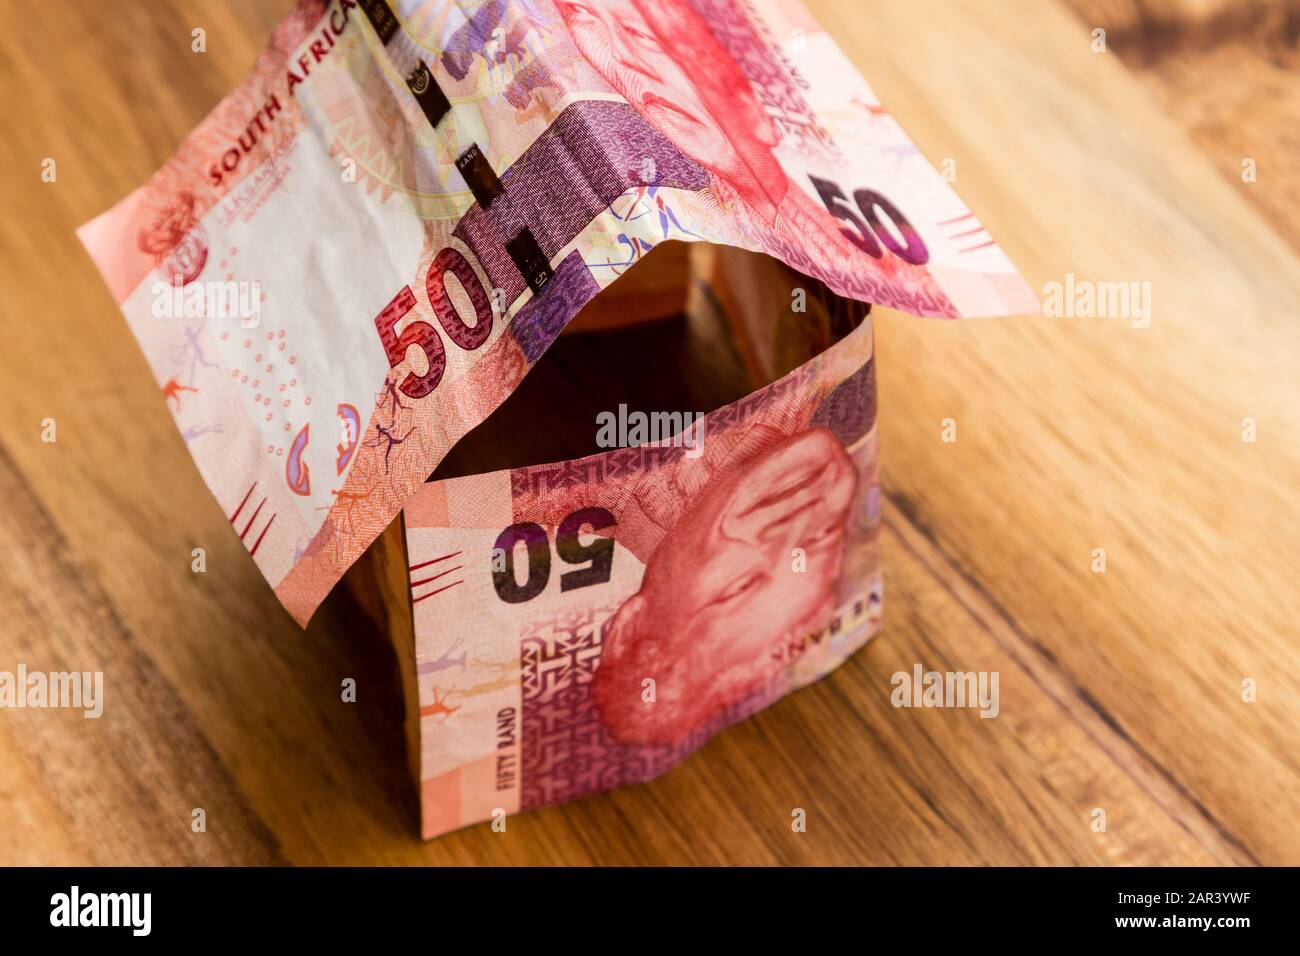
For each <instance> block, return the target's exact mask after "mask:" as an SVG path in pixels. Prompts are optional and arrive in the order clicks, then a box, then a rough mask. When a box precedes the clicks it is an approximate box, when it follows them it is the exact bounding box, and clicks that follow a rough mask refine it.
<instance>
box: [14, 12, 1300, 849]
mask: <svg viewBox="0 0 1300 956" xmlns="http://www.w3.org/2000/svg"><path fill="white" fill-rule="evenodd" d="M289 5H290V4H289V0H205V2H182V0H139V2H133V3H129V4H127V3H116V2H108V0H58V2H53V3H51V2H38V0H0V12H3V14H4V19H5V22H6V23H8V24H10V25H11V26H12V27H14V28H13V29H9V30H6V31H4V33H3V34H2V35H0V80H2V81H3V88H4V89H5V91H6V94H8V95H7V96H6V101H7V116H6V119H7V123H6V130H5V134H4V135H3V136H0V159H2V160H3V168H4V175H3V176H0V196H2V197H3V207H2V208H3V212H4V216H3V220H2V221H0V252H2V253H3V254H2V255H0V279H2V280H3V289H4V296H3V298H0V310H2V311H3V330H4V335H3V347H0V421H3V422H4V426H3V430H2V431H0V670H8V671H15V670H16V669H17V667H18V665H19V664H20V663H23V664H26V665H27V667H28V668H31V669H41V670H65V669H76V670H97V669H102V670H103V671H104V672H105V695H106V707H105V713H104V716H103V717H102V718H101V719H99V720H85V719H83V718H82V717H81V716H80V714H79V713H73V712H70V711H57V710H44V711H32V710H5V711H0V863H5V864H13V863H124V864H154V863H243V864H261V863H297V864H339V863H369V864H390V863H402V864H414V863H452V864H508V863H538V864H550V863H751V864H770V863H830V864H849V863H873V864H893V863H906V864H977V863H993V864H1013V863H1053V864H1064V863H1084V864H1141V863H1156V864H1176V863H1186V864H1198V863H1219V864H1252V863H1264V864H1280V863H1290V864H1296V863H1300V705H1298V703H1297V702H1298V701H1300V696H1298V695H1300V649H1298V647H1297V640H1296V636H1297V630H1298V626H1297V621H1298V620H1300V584H1298V583H1297V577H1298V576H1300V526H1298V524H1297V520H1296V517H1297V516H1296V508H1295V496H1296V490H1297V488H1300V442H1298V439H1300V428H1298V426H1297V417H1298V416H1300V401H1298V400H1297V399H1298V396H1300V393H1298V391H1297V385H1296V381H1297V369H1298V368H1300V327H1298V324H1297V318H1298V316H1297V313H1298V312H1300V228H1297V226H1296V223H1297V222H1300V215H1298V213H1300V185H1298V184H1300V174H1297V172H1296V170H1295V166H1294V157H1295V155H1296V152H1297V149H1296V137H1297V136H1298V135H1300V134H1298V133H1297V130H1300V124H1298V123H1297V122H1296V120H1297V117H1300V84H1296V83H1295V82H1294V80H1295V75H1296V74H1295V70H1296V67H1297V65H1298V64H1297V55H1296V49H1295V43H1296V40H1295V31H1294V24H1295V23H1296V22H1297V21H1296V16H1297V13H1296V5H1295V4H1291V3H1252V2H1240V0H1232V2H1228V0H1223V2H1217V0H1146V2H1143V3H1141V4H1138V3H1137V2H1136V0H971V2H956V0H954V2H951V3H948V2H943V3H941V2H938V0H921V2H911V3H902V2H895V0H876V2H861V0H813V2H811V3H810V6H811V7H812V8H813V10H814V12H815V13H816V14H817V15H818V17H819V18H820V19H821V20H822V22H823V24H825V25H826V27H827V28H828V29H829V30H830V31H831V32H832V33H833V34H834V35H836V37H837V38H838V39H839V40H840V42H841V44H842V46H843V47H844V48H845V49H846V51H847V52H848V53H849V55H850V56H851V57H852V58H853V59H854V60H855V61H856V62H857V64H858V65H859V66H860V67H861V68H862V70H863V72H864V73H865V75H866V76H867V77H868V79H869V80H870V81H871V83H872V84H873V86H874V87H875V88H876V90H877V92H878V93H879V94H880V96H881V97H882V99H883V100H884V102H885V103H886V104H887V105H888V107H889V108H890V109H891V110H892V111H893V112H895V114H896V115H898V116H899V117H900V118H901V119H902V121H903V123H904V125H905V126H906V128H907V129H908V131H909V132H910V134H911V135H912V137H913V138H914V139H915V140H916V141H917V143H918V145H920V147H921V148H922V150H923V151H924V152H925V153H926V155H927V156H929V157H930V159H931V160H932V161H933V162H935V163H936V164H937V163H939V162H941V161H942V160H943V159H945V158H952V159H955V160H956V161H957V165H956V169H957V179H956V183H955V185H956V188H957V189H958V191H959V192H960V193H961V194H962V196H963V197H964V198H965V199H966V201H967V202H968V203H969V204H970V205H971V206H972V208H973V209H975V210H976V211H977V212H978V214H979V215H980V216H981V218H982V219H983V220H984V222H985V223H986V224H987V225H988V227H989V229H990V231H991V232H992V233H993V234H994V235H995V236H997V237H998V239H999V240H1000V241H1001V243H1002V245H1003V246H1004V248H1005V249H1006V250H1007V251H1008V253H1009V254H1010V255H1011V257H1012V258H1013V259H1014V260H1015V262H1016V263H1017V264H1018V265H1019V266H1020V268H1021V270H1022V271H1023V273H1024V274H1025V276H1026V277H1027V278H1028V280H1029V282H1030V284H1031V285H1032V286H1034V287H1035V288H1037V289H1041V288H1042V287H1043V285H1044V283H1047V282H1052V281H1058V282H1064V281H1065V279H1066V276H1067V275H1068V274H1073V275H1075V276H1076V277H1077V278H1079V279H1086V280H1116V281H1138V282H1150V283H1151V290H1152V293H1151V298H1152V305H1153V310H1152V322H1151V324H1150V327H1149V328H1134V327H1132V325H1131V323H1130V322H1128V321H1126V320H1123V319H1087V318H1055V319H1051V318H1044V317H1041V316H1032V317H1026V318H1018V319H1006V320H986V321H975V322H966V323H942V322H936V321H924V320H919V319H914V318H911V317H908V316H903V315H898V314H892V313H889V312H887V311H886V310H879V311H878V312H877V313H876V314H877V352H878V357H879V363H878V367H879V381H880V402H881V413H882V427H883V474H884V485H885V492H886V506H885V539H884V553H885V568H886V581H887V585H886V594H887V601H886V616H885V627H884V631H883V634H882V635H881V637H880V638H878V639H877V640H876V641H874V642H872V643H871V644H870V645H868V647H867V648H866V649H864V650H863V651H862V652H860V653H858V654H857V655H856V656H855V657H854V658H852V659H851V660H850V661H849V662H848V663H846V664H845V665H844V666H843V667H842V668H841V669H840V670H838V671H837V672H836V673H834V674H833V675H832V676H830V677H829V678H827V679H826V680H824V681H821V682H819V683H818V684H816V685H814V686H812V687H810V688H808V689H806V690H804V691H801V692H799V693H797V694H795V695H793V696H792V697H790V698H787V699H786V700H783V701H782V702H780V703H779V704H777V705H776V706H775V707H773V708H771V709H770V710H768V711H766V712H764V713H762V714H760V715H759V716H757V717H756V718H754V719H751V720H749V721H747V722H745V723H743V724H742V725H740V726H738V727H736V728H733V729H732V730H730V731H727V732H726V733H724V734H722V735H721V736H719V737H718V738H716V739H715V740H714V741H712V742H711V743H710V744H708V745H707V746H706V747H704V748H703V749H702V750H701V751H700V752H699V753H698V754H696V755H695V756H693V757H692V758H690V759H689V760H688V761H686V762H685V763H684V764H683V765H682V766H681V767H679V768H677V769H676V770H674V771H672V772H671V773H669V774H667V775H666V776H664V777H662V778H660V779H658V780H656V781H653V782H651V783H649V784H646V785H642V786H637V787H633V788H630V789H627V790H623V791H619V792H616V793H612V794H607V795H602V796H597V797H591V798H588V799H584V800H581V801H578V802H576V803H573V804H570V805H565V806H559V807H550V808H547V809H544V810H541V811H537V812H533V813H528V814H522V815H520V816H518V817H514V818H512V819H511V821H510V823H509V826H508V828H507V832H506V833H504V834H501V833H494V832H492V830H491V829H490V828H489V827H488V826H486V825H480V826H476V827H472V828H469V829H466V830H463V831H460V832H457V833H453V834H450V835H448V836H446V837H443V838H441V839H439V840H435V841H432V842H430V843H422V842H420V840H419V839H418V838H417V836H416V833H417V831H416V805H415V798H414V792H413V789H412V787H411V785H410V784H409V783H408V780H407V777H406V770H405V759H404V755H403V744H402V729H401V701H400V693H399V690H398V681H397V672H396V667H395V664H394V661H393V657H392V655H391V652H389V651H388V650H387V649H386V648H385V646H384V642H383V640H382V639H381V638H380V637H379V636H378V635H377V634H376V633H375V629H374V627H373V625H372V624H371V622H370V621H369V620H368V619H367V618H366V617H365V615H364V614H363V613H362V612H361V610H360V608H359V607H358V606H357V605H356V603H355V602H354V601H353V600H352V599H351V598H350V597H349V596H348V593H347V592H346V591H345V590H341V589H340V590H339V591H336V593H335V595H334V596H333V597H331V599H330V601H329V602H328V603H327V604H326V606H325V607H324V608H323V609H322V611H321V612H320V613H319V614H318V615H317V618H316V619H315V621H314V622H313V624H312V626H311V627H310V628H309V629H308V630H307V631H305V632H303V631H301V630H299V629H298V628H297V627H296V626H295V625H294V624H293V622H292V621H291V620H290V619H289V617H288V615H287V614H286V613H284V611H283V610H282V609H281V608H280V606H279V605H278V603H277V602H276V600H275V597H274V596H273V594H272V593H271V590H270V588H268V587H267V586H266V584H265V583H264V581H263V580H262V577H261V575H260V574H259V573H258V571H257V570H256V568H255V567H254V566H253V563H252V562H251V561H249V560H248V558H247V556H246V554H245V553H244V549H243V547H242V546H241V545H240V543H239V542H238V541H237V540H236V538H235V536H234V535H232V534H230V532H229V527H228V523H227V521H226V519H225V516H224V515H223V514H222V513H221V511H220V509H219V507H218V506H217V504H216V502H215V501H214V500H213V499H212V498H211V496H210V495H209V494H208V492H207V490H206V489H205V487H204V485H203V483H202V481H201V480H200V478H199V476H198V474H197V472H196V470H195V469H194V467H193V465H192V463H191V461H190V459H189V456H188V454H187V453H186V450H185V445H184V443H183V442H182V441H181V439H180V437H179V435H178V434H177V432H176V429H175V427H174V426H173V425H172V422H171V416H170V415H169V413H168V411H167V409H166V408H165V407H164V404H163V402H162V401H160V399H159V395H158V390H157V388H156V386H155V385H154V382H153V380H152V378H151V376H150V374H149V370H148V368H147V366H146V364H145V362H144V359H143V357H142V356H141V355H140V353H139V352H138V350H137V348H136V346H135V344H134V342H133V340H132V338H131V336H130V334H129V333H128V331H127V328H126V325H125V323H124V322H123V320H122V319H121V317H120V315H119V314H118V312H117V309H116V307H115V306H114V304H113V302H112V300H111V298H110V296H109V295H108V293H107V291H106V290H105V288H104V287H103V285H102V284H101V282H100V281H99V279H98V277H97V275H96V274H95V271H94V268H93V266H92V265H91V263H90V261H89V259H88V258H87V257H86V255H85V254H84V253H83V252H82V250H81V249H80V247H79V245H78V244H77V243H76V241H75V239H74V236H73V229H74V228H75V227H76V226H77V225H79V224H80V223H82V222H83V221H85V220H86V219H88V218H90V217H91V216H93V215H94V214H96V213H98V212H100V211H101V210H102V209H104V208H105V207H107V206H108V205H109V204H110V203H112V202H113V201H115V200H116V199H118V198H119V197H121V196H123V195H124V194H125V193H126V192H128V191H129V190H130V189H131V188H132V187H134V186H135V185H137V184H138V183H140V182H141V181H143V180H144V179H145V177H147V176H148V175H149V174H150V173H152V172H153V170H154V169H155V168H156V167H157V166H158V165H160V164H161V163H162V162H163V161H164V160H165V159H166V158H167V157H168V156H169V155H170V154H171V152H172V150H173V149H174V147H175V146H176V144H177V143H178V142H179V140H180V139H181V137H182V136H183V135H184V134H185V133H186V132H187V131H188V130H189V129H190V128H191V127H192V126H193V125H194V124H195V123H197V122H198V121H199V119H200V118H202V116H203V115H204V114H205V113H206V112H207V110H208V109H210V108H211V107H212V106H213V105H214V104H215V103H216V102H217V100H218V99H219V98H220V97H221V96H222V95H223V94H224V93H226V92H227V91H228V90H229V89H230V88H231V87H232V86H233V85H234V84H235V83H236V82H237V81H238V80H239V79H240V77H241V76H242V75H243V73H244V71H245V70H246V69H247V68H248V66H249V65H250V64H251V62H252V60H253V58H254V56H255V54H256V52H257V51H258V49H259V48H260V46H261V44H262V42H263V41H264V38H265V37H266V35H267V34H268V33H269V31H270V29H271V27H272V25H273V24H274V22H275V21H276V20H277V19H278V18H279V17H280V16H281V15H282V14H283V12H284V11H285V10H286V9H287V8H288V6H289ZM1288 24H1290V26H1288ZM196 26H202V27H204V28H205V29H206V30H207V42H208V50H207V52H206V53H205V54H202V55H198V54H194V53H192V52H191V50H190V31H191V30H192V29H193V28H194V27H196ZM1094 28H1101V29H1105V30H1106V31H1107V40H1108V50H1107V52H1105V53H1097V52H1093V50H1092V48H1091V46H1092V37H1091V31H1092V30H1093V29H1094ZM1288 140H1289V141H1288ZM46 157H52V158H54V159H55V160H56V161H57V181H56V182H54V183H44V182H42V180H41V164H42V160H43V159H44V158H46ZM1248 158H1253V159H1255V160H1256V164H1257V166H1256V168H1257V172H1258V176H1257V180H1256V181H1254V182H1245V181H1243V179H1242V176H1241V170H1242V168H1243V167H1242V161H1243V160H1244V159H1248ZM562 344H563V343H562ZM566 347H568V348H578V349H580V348H582V347H584V346H581V345H577V346H566ZM561 358H563V356H562V355H561ZM537 374H547V375H560V376H562V375H563V374H564V369H563V362H562V361H561V362H559V364H557V365H556V367H555V368H553V369H552V370H550V371H547V372H544V373H543V372H541V371H540V369H539V371H538V372H535V373H534V375H537ZM46 418H53V419H55V420H56V422H57V442H56V443H54V444H47V443H43V442H42V440H41V431H42V420H43V419H46ZM946 418H952V419H954V420H955V422H956V424H957V439H958V440H957V441H956V442H955V443H945V442H943V441H942V440H941V429H942V425H941V422H942V421H943V420H944V419H946ZM1244 419H1252V420H1253V421H1254V423H1255V427H1256V429H1257V440H1256V441H1254V442H1247V441H1243V420H1244ZM194 547H203V548H205V549H207V556H208V557H207V560H208V570H207V573H206V574H194V573H192V571H191V568H190V561H191V558H190V553H191V549H192V548H194ZM1098 548H1101V549H1104V550H1105V555H1106V569H1105V572H1104V573H1096V572H1094V570H1093V569H1092V565H1093V561H1094V557H1093V555H1094V549H1098ZM918 662H919V663H921V664H923V666H924V667H926V668H927V669H936V670H941V671H948V670H989V671H997V672H999V674H1000V687H1001V712H1000V714H999V716H998V717H997V718H996V719H981V718H980V717H979V716H977V714H976V713H975V712H973V711H969V710H912V709H895V708H893V707H892V706H891V705H890V699H889V698H890V691H891V686H890V675H892V674H893V673H894V672H896V671H900V670H906V671H910V670H911V669H912V667H913V665H914V664H916V663H918ZM349 676H351V677H355V678H356V679H357V681H358V686H359V691H360V693H359V700H358V702H357V703H355V704H345V703H343V702H342V701H341V700H340V693H339V686H340V681H341V680H342V679H343V678H344V677H349ZM1246 680H1249V681H1253V682H1254V687H1255V688H1256V696H1255V699H1254V700H1253V702H1251V701H1247V700H1243V681H1246ZM1247 696H1249V695H1247ZM196 807H202V808H204V810H205V811H206V814H207V831H206V832H204V833H194V832H192V831H191V812H192V810H193V809H194V808H196ZM797 807H798V808H803V809H804V810H805V811H806V813H807V821H808V823H807V832H804V833H795V832H792V829H791V825H790V823H791V812H792V810H793V809H794V808H797ZM1098 808H1099V809H1101V810H1104V811H1105V816H1106V828H1105V831H1104V832H1098V830H1096V829H1095V828H1094V820H1095V819H1096V815H1095V814H1094V811H1095V810H1096V809H1098Z"/></svg>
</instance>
